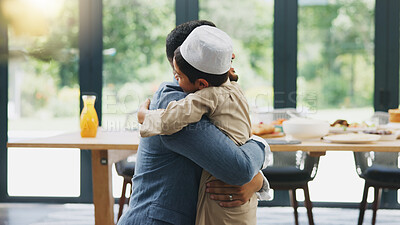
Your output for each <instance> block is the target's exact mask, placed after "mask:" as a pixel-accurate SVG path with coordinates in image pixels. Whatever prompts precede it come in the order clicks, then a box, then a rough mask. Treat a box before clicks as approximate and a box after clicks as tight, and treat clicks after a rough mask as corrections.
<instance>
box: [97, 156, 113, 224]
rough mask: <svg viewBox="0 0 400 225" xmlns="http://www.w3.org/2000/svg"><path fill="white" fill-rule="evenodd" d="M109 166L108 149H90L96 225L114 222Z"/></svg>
mask: <svg viewBox="0 0 400 225" xmlns="http://www.w3.org/2000/svg"><path fill="white" fill-rule="evenodd" d="M111 166H112V163H111V162H110V161H109V159H108V150H93V151H92V179H93V202H94V215H95V224H96V225H110V224H114V198H113V196H112V187H111V182H112V180H111V178H112V176H111Z"/></svg>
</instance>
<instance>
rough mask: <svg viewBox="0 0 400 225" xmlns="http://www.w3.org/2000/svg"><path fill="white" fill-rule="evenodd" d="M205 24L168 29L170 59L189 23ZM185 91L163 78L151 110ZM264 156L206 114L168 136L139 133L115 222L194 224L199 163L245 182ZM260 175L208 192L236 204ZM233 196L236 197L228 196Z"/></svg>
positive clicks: (221, 176)
mask: <svg viewBox="0 0 400 225" xmlns="http://www.w3.org/2000/svg"><path fill="white" fill-rule="evenodd" d="M209 23H210V22H207V21H191V22H188V23H185V24H182V25H180V26H178V27H176V28H175V29H174V30H173V31H171V33H170V34H169V35H168V38H167V57H168V59H169V60H170V62H171V61H172V58H171V57H170V54H169V53H170V51H171V49H173V50H172V55H173V51H174V50H175V49H176V48H177V47H178V46H179V45H181V44H182V42H183V41H184V40H185V38H186V37H187V36H188V35H189V33H190V32H191V31H192V30H193V29H194V28H196V27H197V26H200V25H205V24H206V25H210V24H209ZM185 96H186V94H185V93H184V92H183V91H182V89H181V88H180V87H179V85H178V84H177V83H176V82H175V83H164V84H162V85H161V86H160V88H159V90H158V91H157V92H156V93H155V94H154V97H153V100H152V101H151V105H150V109H157V108H165V107H166V106H167V105H168V103H169V102H170V101H173V100H179V99H181V98H184V97H185ZM264 156H265V153H264V145H263V144H262V143H260V142H256V141H249V142H247V143H246V144H245V145H243V146H240V147H238V146H236V145H235V143H234V142H233V141H231V140H230V139H229V138H228V137H227V136H226V135H225V134H223V133H222V132H221V131H220V130H218V128H216V127H215V126H214V125H213V124H212V123H211V122H210V121H209V120H208V118H206V117H203V119H202V120H201V121H200V122H198V123H195V124H191V125H189V126H188V127H186V128H184V129H183V130H181V131H180V132H178V133H176V134H173V135H169V136H160V135H158V136H153V137H148V138H142V140H141V142H140V145H139V150H138V154H137V162H136V170H135V176H134V178H133V184H132V187H133V191H132V196H131V199H130V204H129V208H128V210H127V211H126V212H125V213H124V215H123V216H122V217H121V219H120V221H119V222H118V224H120V225H124V224H138V225H145V224H178V225H179V224H182V225H190V224H194V222H195V217H196V203H197V193H198V185H199V181H200V176H201V171H202V168H204V169H205V170H207V171H209V172H210V173H211V174H212V175H214V176H215V177H216V178H218V179H220V180H222V181H223V182H226V183H229V184H232V185H244V184H246V183H248V182H249V181H250V180H252V179H253V177H254V176H255V175H256V174H258V171H259V169H260V168H261V166H262V164H263V162H264V160H263V159H264ZM260 178H261V177H260V176H259V175H257V176H256V178H255V182H251V183H250V184H248V185H249V186H246V187H245V188H243V189H240V187H236V186H232V185H227V184H223V183H222V182H220V181H216V182H215V183H214V184H212V186H216V187H220V188H212V189H211V192H214V193H215V194H214V195H212V197H214V199H215V200H222V201H224V202H221V203H222V205H223V206H238V205H240V204H242V203H243V201H246V198H247V199H248V198H249V197H250V195H251V194H252V193H254V192H255V191H257V190H259V189H260V188H261V185H260V183H261V184H262V180H261V182H260ZM261 179H262V178H261ZM240 190H244V192H241V191H240ZM227 191H228V193H229V194H228V193H227ZM222 193H227V194H222ZM240 193H246V194H240ZM248 193H251V194H248ZM221 194H222V195H221ZM232 196H233V198H232ZM232 199H233V200H235V201H228V200H232Z"/></svg>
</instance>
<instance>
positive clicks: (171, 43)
mask: <svg viewBox="0 0 400 225" xmlns="http://www.w3.org/2000/svg"><path fill="white" fill-rule="evenodd" d="M202 25H209V26H212V27H215V24H214V23H213V22H210V21H207V20H193V21H189V22H186V23H182V24H181V25H178V26H177V27H175V29H173V30H172V31H171V32H170V33H169V34H168V36H167V39H166V52H167V57H168V59H169V60H172V58H173V57H174V52H175V50H176V49H177V48H178V47H179V46H181V45H182V43H183V41H185V39H186V38H187V36H189V34H190V33H191V32H192V31H193V30H194V29H195V28H196V27H199V26H202Z"/></svg>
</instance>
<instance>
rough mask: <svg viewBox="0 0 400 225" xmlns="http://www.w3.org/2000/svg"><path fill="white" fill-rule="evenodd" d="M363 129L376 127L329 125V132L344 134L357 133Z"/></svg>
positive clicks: (374, 128)
mask: <svg viewBox="0 0 400 225" xmlns="http://www.w3.org/2000/svg"><path fill="white" fill-rule="evenodd" d="M364 130H376V127H364V128H361V127H330V128H329V133H333V134H344V133H357V132H362V131H364Z"/></svg>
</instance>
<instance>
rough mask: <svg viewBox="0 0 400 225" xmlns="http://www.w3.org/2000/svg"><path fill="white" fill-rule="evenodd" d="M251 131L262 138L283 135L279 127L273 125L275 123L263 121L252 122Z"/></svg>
mask: <svg viewBox="0 0 400 225" xmlns="http://www.w3.org/2000/svg"><path fill="white" fill-rule="evenodd" d="M251 133H252V134H254V135H257V136H260V137H262V138H276V137H283V136H285V134H284V133H283V132H282V131H281V129H279V128H277V127H275V125H273V124H267V123H263V122H259V123H257V124H252V126H251Z"/></svg>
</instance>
